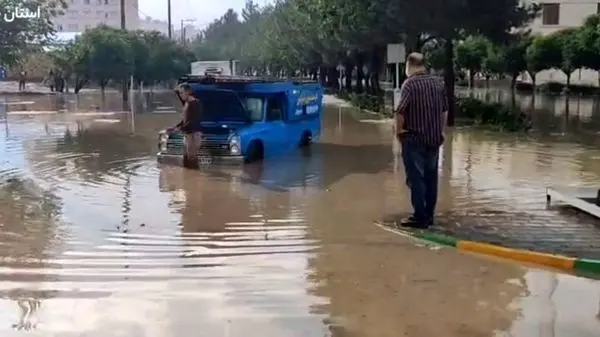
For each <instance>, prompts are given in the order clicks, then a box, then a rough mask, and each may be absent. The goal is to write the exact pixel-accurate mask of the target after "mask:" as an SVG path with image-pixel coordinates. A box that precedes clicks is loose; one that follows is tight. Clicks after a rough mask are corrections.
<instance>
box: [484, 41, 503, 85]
mask: <svg viewBox="0 0 600 337" xmlns="http://www.w3.org/2000/svg"><path fill="white" fill-rule="evenodd" d="M481 70H482V72H483V74H484V75H485V80H486V85H487V84H489V80H490V77H491V76H493V75H499V76H502V75H504V72H505V70H506V56H505V54H504V50H503V49H502V48H501V47H499V46H494V45H492V44H491V43H490V44H489V45H488V48H487V53H486V55H485V57H484V59H483V62H482V65H481Z"/></svg>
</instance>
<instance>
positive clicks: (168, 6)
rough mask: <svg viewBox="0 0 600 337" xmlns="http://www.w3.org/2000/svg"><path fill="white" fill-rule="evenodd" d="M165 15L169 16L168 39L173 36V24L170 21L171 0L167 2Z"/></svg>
mask: <svg viewBox="0 0 600 337" xmlns="http://www.w3.org/2000/svg"><path fill="white" fill-rule="evenodd" d="M167 15H168V16H169V18H168V21H169V40H170V39H172V38H173V24H172V23H171V0H168V3H167Z"/></svg>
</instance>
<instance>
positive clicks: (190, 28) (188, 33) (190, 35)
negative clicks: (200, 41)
mask: <svg viewBox="0 0 600 337" xmlns="http://www.w3.org/2000/svg"><path fill="white" fill-rule="evenodd" d="M200 33H202V30H201V29H199V28H198V27H196V26H194V25H191V24H186V23H185V21H181V22H180V26H179V28H177V29H176V30H175V31H174V32H173V38H174V39H176V40H179V41H187V42H190V41H193V40H195V39H196V37H198V35H199V34H200Z"/></svg>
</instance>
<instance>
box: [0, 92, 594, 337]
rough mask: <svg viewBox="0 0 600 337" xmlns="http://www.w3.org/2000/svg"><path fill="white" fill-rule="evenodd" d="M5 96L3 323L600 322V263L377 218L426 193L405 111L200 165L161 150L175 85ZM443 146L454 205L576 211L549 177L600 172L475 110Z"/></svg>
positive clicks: (0, 228) (334, 326)
mask: <svg viewBox="0 0 600 337" xmlns="http://www.w3.org/2000/svg"><path fill="white" fill-rule="evenodd" d="M115 98H116V97H115ZM0 105H1V108H0V109H1V110H0V112H1V113H2V114H1V117H0V120H2V123H3V126H0V134H1V136H2V137H3V141H2V143H1V144H2V146H1V147H0V159H1V162H2V164H1V165H0V181H2V182H3V184H2V186H1V188H0V256H1V258H0V295H1V296H0V333H1V335H2V336H3V337H4V336H6V337H12V336H44V337H46V336H86V337H87V336H94V337H95V336H98V337H100V336H103V337H104V336H128V337H137V336H144V337H145V336H157V337H158V336H161V337H168V336H173V337H175V336H177V337H188V336H189V337H192V336H194V337H197V336H211V337H212V336H224V337H225V336H227V337H238V336H239V337H242V336H261V337H271V336H272V337H275V336H277V337H283V336H309V337H313V336H314V337H321V336H336V337H348V336H353V337H354V336H356V337H398V336H411V337H431V336H445V337H471V336H473V337H479V336H514V337H530V336H539V337H550V336H552V337H563V336H564V337H588V336H590V337H591V336H598V331H600V320H598V318H597V315H599V314H600V307H599V306H600V283H598V282H597V281H594V280H589V279H583V278H578V277H575V276H570V275H564V274H558V273H554V272H551V271H546V270H540V269H536V268H533V267H528V266H521V265H518V264H515V263H510V262H506V261H499V260H492V259H489V258H485V257H481V256H474V255H467V254H462V253H460V252H458V251H455V250H451V249H439V248H437V247H432V246H426V245H422V244H419V243H416V242H414V241H411V240H409V239H407V238H404V237H401V236H398V235H395V234H392V233H389V232H386V231H383V230H382V229H381V228H379V227H376V226H374V225H373V223H374V221H376V220H378V219H381V218H382V217H385V216H390V215H395V214H398V213H406V212H408V211H409V202H408V199H407V191H406V188H405V186H404V177H403V173H402V166H401V164H400V163H399V162H398V160H397V156H396V155H395V151H396V149H395V148H394V146H392V144H391V142H390V130H389V126H388V125H387V124H385V123H381V122H378V121H373V120H371V121H370V120H363V121H362V122H361V121H359V120H358V119H357V116H355V114H354V113H353V112H352V111H350V110H346V109H340V108H338V107H334V106H329V107H328V108H327V110H328V111H327V113H326V115H325V117H324V127H325V128H324V133H323V139H322V141H321V142H320V143H319V144H315V146H314V148H313V150H312V153H311V154H310V155H309V156H303V155H302V154H300V153H295V154H291V155H290V156H287V157H285V158H281V160H277V161H272V162H265V163H263V164H261V165H251V166H246V167H244V168H241V169H236V168H232V169H227V170H224V169H206V170H203V171H186V170H183V169H181V168H178V167H161V166H158V165H157V164H156V161H155V158H154V154H155V152H156V132H157V131H158V130H160V129H161V128H163V127H164V126H165V125H169V124H171V123H172V122H173V120H174V119H176V115H174V114H173V113H172V112H173V111H174V109H175V108H174V107H173V99H172V97H170V96H165V97H162V96H160V95H157V96H155V97H153V98H152V99H151V100H150V101H148V102H144V104H140V107H139V109H138V111H140V113H139V114H137V115H135V116H131V115H130V114H128V113H122V112H121V111H120V110H121V107H120V103H118V101H116V100H114V101H113V100H111V96H110V95H109V96H108V98H107V101H105V102H101V101H99V98H98V97H96V96H93V95H82V97H81V98H80V99H78V100H74V99H71V98H69V97H65V98H59V97H27V98H19V97H8V98H5V99H4V103H3V104H0ZM358 117H360V116H358ZM443 150H444V156H443V157H444V158H443V162H442V166H441V167H442V181H441V184H440V186H441V187H440V188H441V195H440V198H441V201H440V206H439V208H440V212H441V213H444V214H445V213H452V214H463V213H465V212H467V211H469V212H474V211H475V212H479V213H482V214H487V213H486V212H488V213H499V212H500V213H501V212H505V213H508V212H510V213H516V212H518V213H519V214H525V215H527V216H530V217H535V216H544V217H550V216H552V217H555V218H556V217H558V219H562V220H565V219H569V220H572V219H573V217H572V215H571V214H570V213H569V212H567V213H565V212H563V211H561V210H555V209H550V210H547V209H546V208H545V199H544V190H543V187H544V186H545V185H546V184H547V183H549V182H553V181H564V180H569V182H570V183H573V184H586V183H590V184H592V183H594V182H596V181H598V177H599V176H600V166H598V165H596V164H595V163H596V162H597V161H596V160H595V159H597V158H600V157H599V156H600V152H599V151H598V150H597V149H594V148H593V147H585V146H582V145H581V144H579V143H575V142H568V141H562V140H560V139H552V138H550V139H547V138H543V139H542V138H540V139H526V140H522V139H518V138H515V137H513V136H506V135H504V136H503V135H498V134H492V133H481V132H478V131H474V130H468V129H465V130H455V131H454V132H452V133H451V134H449V137H448V141H447V143H446V144H445V146H444V149H443ZM491 211H493V212H491ZM565 221H566V220H565ZM585 221H588V220H586V219H580V222H581V223H582V224H583V223H586V222H585ZM582 226H583V225H582ZM586 228H587V227H586Z"/></svg>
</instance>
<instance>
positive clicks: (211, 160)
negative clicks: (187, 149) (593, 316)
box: [156, 152, 244, 165]
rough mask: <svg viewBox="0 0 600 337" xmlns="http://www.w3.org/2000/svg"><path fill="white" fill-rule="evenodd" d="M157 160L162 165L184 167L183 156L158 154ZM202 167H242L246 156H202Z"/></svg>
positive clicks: (200, 160) (200, 159)
mask: <svg viewBox="0 0 600 337" xmlns="http://www.w3.org/2000/svg"><path fill="white" fill-rule="evenodd" d="M156 159H157V161H158V162H159V163H161V164H175V165H183V156H182V155H178V154H168V153H164V152H158V153H157V154H156ZM198 163H199V164H200V165H240V164H243V163H244V156H200V157H198Z"/></svg>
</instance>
